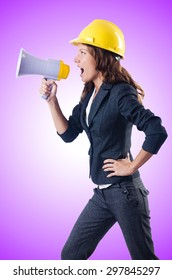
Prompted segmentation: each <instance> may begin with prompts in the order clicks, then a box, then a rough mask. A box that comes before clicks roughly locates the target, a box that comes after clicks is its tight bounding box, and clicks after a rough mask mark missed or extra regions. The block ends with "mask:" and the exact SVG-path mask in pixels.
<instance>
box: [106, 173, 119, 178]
mask: <svg viewBox="0 0 172 280" xmlns="http://www.w3.org/2000/svg"><path fill="white" fill-rule="evenodd" d="M113 176H117V174H116V173H115V172H112V173H110V174H108V175H107V178H110V177H113Z"/></svg>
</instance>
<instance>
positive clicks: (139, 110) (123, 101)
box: [103, 86, 167, 177]
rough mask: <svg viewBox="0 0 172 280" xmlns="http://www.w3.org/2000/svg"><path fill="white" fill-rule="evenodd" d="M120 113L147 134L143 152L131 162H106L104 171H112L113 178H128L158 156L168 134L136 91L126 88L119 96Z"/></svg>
mask: <svg viewBox="0 0 172 280" xmlns="http://www.w3.org/2000/svg"><path fill="white" fill-rule="evenodd" d="M118 106H119V112H120V114H121V115H123V117H124V118H125V119H126V120H128V121H130V122H132V123H133V124H135V125H136V126H137V128H138V130H140V131H143V132H144V133H145V136H146V137H145V141H144V143H143V145H142V149H141V151H140V152H139V153H138V155H137V156H136V158H135V159H134V160H133V161H132V162H131V161H130V159H129V158H126V159H119V160H113V159H107V160H105V161H104V165H103V169H104V171H111V172H112V173H110V174H109V175H108V177H111V176H128V175H132V174H134V173H135V172H136V171H137V170H138V169H139V168H140V167H141V166H142V165H143V164H144V163H146V162H147V161H148V160H149V159H150V158H151V157H152V156H153V154H157V153H158V151H159V149H160V147H161V146H162V144H163V143H164V141H165V140H166V138H167V132H166V130H165V128H164V127H163V126H162V124H161V119H160V118H159V117H157V116H155V115H154V114H153V113H152V112H151V111H150V110H146V109H145V108H144V107H143V106H142V105H141V104H140V103H139V102H138V100H137V95H136V92H135V90H134V89H132V88H131V87H128V86H126V89H125V88H124V89H123V91H122V93H121V94H119V96H118Z"/></svg>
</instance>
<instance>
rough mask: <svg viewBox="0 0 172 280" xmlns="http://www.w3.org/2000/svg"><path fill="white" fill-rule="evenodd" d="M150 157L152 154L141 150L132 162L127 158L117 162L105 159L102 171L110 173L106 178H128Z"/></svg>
mask: <svg viewBox="0 0 172 280" xmlns="http://www.w3.org/2000/svg"><path fill="white" fill-rule="evenodd" d="M152 156H153V154H151V153H149V152H146V151H144V150H143V149H141V151H140V152H139V153H138V155H137V156H136V158H135V159H134V160H133V161H132V162H131V161H130V159H129V158H126V159H118V160H113V159H106V160H105V161H104V165H103V169H104V171H110V172H112V173H110V174H109V175H108V176H107V177H112V176H129V175H132V174H134V173H135V172H136V171H137V170H138V169H139V168H140V167H141V166H142V165H143V164H144V163H145V162H147V161H148V160H149V159H150V158H151V157H152Z"/></svg>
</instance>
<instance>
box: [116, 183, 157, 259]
mask: <svg viewBox="0 0 172 280" xmlns="http://www.w3.org/2000/svg"><path fill="white" fill-rule="evenodd" d="M120 186H121V189H120V188H119V189H118V190H120V192H119V193H118V200H119V201H120V205H119V207H118V208H116V218H117V221H118V222H119V225H120V227H121V229H122V232H123V234H124V238H125V241H126V244H127V246H128V249H129V251H130V255H131V257H132V259H135V260H157V259H158V258H157V256H156V255H155V254H154V247H153V241H152V236H151V227H150V216H149V214H150V211H149V207H148V198H147V195H148V191H147V190H146V189H145V187H144V185H143V183H142V182H141V180H140V179H137V180H136V182H135V183H133V182H127V183H122V184H120Z"/></svg>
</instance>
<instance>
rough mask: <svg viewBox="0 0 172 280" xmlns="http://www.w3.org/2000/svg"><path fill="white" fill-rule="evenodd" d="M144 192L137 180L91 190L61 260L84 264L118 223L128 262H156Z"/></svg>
mask: <svg viewBox="0 0 172 280" xmlns="http://www.w3.org/2000/svg"><path fill="white" fill-rule="evenodd" d="M148 193H149V192H148V190H147V189H146V188H145V187H144V185H143V183H142V181H141V179H140V178H136V179H134V180H133V181H131V182H123V183H120V184H113V185H111V186H110V187H108V188H107V189H99V188H95V189H94V195H93V197H92V198H91V199H90V200H89V201H88V203H87V205H86V206H85V208H84V210H83V211H82V213H81V214H80V216H79V218H78V220H77V222H76V223H75V225H74V227H73V230H72V232H71V234H70V236H69V238H68V240H67V242H66V244H65V246H64V248H63V250H62V254H61V258H62V260H86V259H88V258H89V257H90V256H91V254H92V253H93V252H94V250H95V248H96V246H97V245H98V243H99V241H100V240H101V239H102V238H103V236H104V235H105V234H106V232H107V231H108V230H109V229H110V228H111V227H112V226H113V225H114V224H115V223H116V222H118V224H119V226H120V228H121V230H122V233H123V236H124V238H125V241H126V244H127V247H128V250H129V252H130V255H131V258H132V259H134V260H157V259H158V258H157V257H156V255H155V254H154V247H153V241H152V236H151V228H150V211H149V206H148V198H147V196H148Z"/></svg>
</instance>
